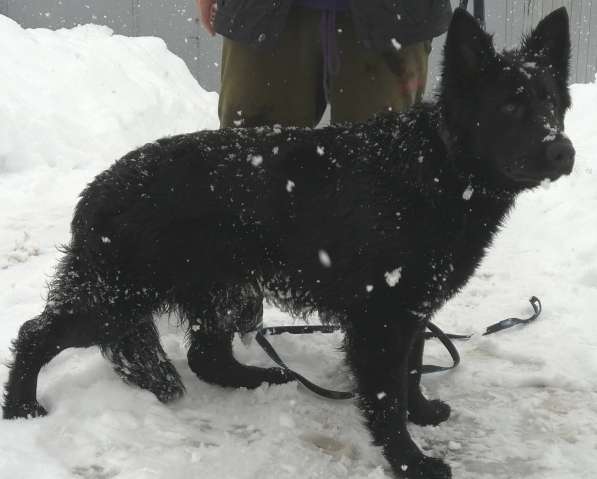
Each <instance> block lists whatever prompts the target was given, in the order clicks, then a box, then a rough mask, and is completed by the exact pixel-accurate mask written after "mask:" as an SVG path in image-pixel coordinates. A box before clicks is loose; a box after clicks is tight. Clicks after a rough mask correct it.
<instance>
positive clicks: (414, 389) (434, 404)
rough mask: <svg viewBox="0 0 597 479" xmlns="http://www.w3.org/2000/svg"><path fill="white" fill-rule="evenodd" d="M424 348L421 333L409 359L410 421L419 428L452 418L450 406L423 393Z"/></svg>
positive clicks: (435, 424) (423, 338) (423, 339)
mask: <svg viewBox="0 0 597 479" xmlns="http://www.w3.org/2000/svg"><path fill="white" fill-rule="evenodd" d="M424 348H425V336H424V334H423V332H422V331H421V332H419V333H418V334H417V339H416V341H415V344H414V345H413V348H412V350H411V353H410V356H409V358H408V371H409V374H408V419H409V420H410V421H411V422H413V423H415V424H418V425H419V426H437V425H438V424H439V423H441V422H443V421H445V420H446V419H448V418H449V417H450V406H449V405H448V404H446V403H445V402H443V401H440V400H439V399H434V400H429V399H427V398H426V397H425V396H424V395H423V392H422V391H421V370H422V364H423V350H424Z"/></svg>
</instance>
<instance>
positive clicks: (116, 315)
mask: <svg viewBox="0 0 597 479" xmlns="http://www.w3.org/2000/svg"><path fill="white" fill-rule="evenodd" d="M82 257H83V255H80V254H74V253H73V252H72V251H71V252H68V253H67V255H66V257H65V258H64V259H63V261H62V264H61V266H60V268H59V270H58V272H57V275H56V278H55V279H54V281H53V282H52V285H51V286H50V292H49V295H48V302H47V304H46V307H45V308H44V311H43V312H42V314H41V315H39V316H38V317H36V318H34V319H31V320H29V321H27V322H25V323H24V324H23V325H22V326H21V328H20V330H19V334H18V337H17V339H16V340H15V341H14V343H13V352H14V360H13V362H12V364H11V367H10V372H9V376H8V382H7V384H6V387H5V393H4V404H3V416H4V418H15V417H28V416H40V415H43V414H45V410H44V408H43V407H42V406H40V405H39V404H38V402H37V398H36V392H37V391H36V390H37V377H38V374H39V372H40V370H41V368H42V367H43V366H44V365H45V364H47V363H48V362H50V361H51V360H52V358H54V357H55V356H56V355H57V354H58V353H60V352H61V351H64V350H65V349H67V348H73V347H79V348H81V347H89V346H93V345H99V346H101V345H105V344H110V343H114V342H116V341H118V339H120V338H122V337H123V336H124V335H125V334H126V333H127V332H129V331H131V329H132V328H133V327H134V325H135V323H136V322H138V320H140V319H141V318H143V317H145V316H146V315H147V314H148V313H149V312H150V311H151V310H152V309H153V307H154V306H155V305H154V304H153V303H152V300H153V298H154V296H153V295H151V293H146V292H145V291H144V290H136V289H134V288H133V287H132V286H131V284H129V283H128V282H126V281H124V280H123V278H122V275H121V273H120V272H119V271H115V272H109V271H100V269H99V268H98V267H97V265H96V266H95V267H94V268H91V267H88V266H87V263H85V262H84V260H83V259H81V258H82Z"/></svg>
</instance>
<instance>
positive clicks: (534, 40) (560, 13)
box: [523, 7, 570, 82]
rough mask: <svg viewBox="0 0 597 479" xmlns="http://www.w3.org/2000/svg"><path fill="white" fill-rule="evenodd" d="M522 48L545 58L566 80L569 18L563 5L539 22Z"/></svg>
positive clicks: (568, 50) (568, 67)
mask: <svg viewBox="0 0 597 479" xmlns="http://www.w3.org/2000/svg"><path fill="white" fill-rule="evenodd" d="M523 50H524V51H526V52H528V53H531V54H534V55H537V56H539V57H543V58H546V59H547V61H548V62H549V66H551V67H553V68H554V70H555V71H556V73H557V75H558V76H559V77H560V78H562V79H563V81H564V82H565V81H567V80H568V73H569V70H570V20H569V18H568V12H567V11H566V8H565V7H561V8H558V9H557V10H554V11H553V12H551V13H550V14H549V15H547V16H546V17H545V18H544V19H543V20H541V21H540V22H539V24H538V25H537V28H535V30H533V31H532V33H531V34H530V35H529V36H528V37H527V38H526V39H525V41H524V47H523Z"/></svg>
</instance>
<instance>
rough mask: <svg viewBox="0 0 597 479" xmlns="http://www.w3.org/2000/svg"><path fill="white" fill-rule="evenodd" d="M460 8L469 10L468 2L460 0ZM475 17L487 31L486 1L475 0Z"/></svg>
mask: <svg viewBox="0 0 597 479" xmlns="http://www.w3.org/2000/svg"><path fill="white" fill-rule="evenodd" d="M460 8H464V9H465V10H467V9H468V0H460ZM473 12H474V13H473V15H474V17H475V18H476V19H477V21H478V22H479V24H480V25H481V27H482V28H483V30H485V0H474V3H473Z"/></svg>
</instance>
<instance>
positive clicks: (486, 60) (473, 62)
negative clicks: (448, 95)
mask: <svg viewBox="0 0 597 479" xmlns="http://www.w3.org/2000/svg"><path fill="white" fill-rule="evenodd" d="M495 59H496V53H495V49H494V48H493V41H492V38H491V36H490V35H488V34H487V33H485V32H484V31H483V29H482V28H481V26H480V25H479V23H478V22H477V20H475V18H474V17H473V16H472V15H471V14H470V13H468V12H467V11H466V10H464V9H462V8H457V9H456V10H455V12H454V15H453V16H452V22H451V23H450V28H449V29H448V37H447V39H446V45H445V47H444V74H445V75H447V76H448V77H451V78H452V79H454V80H457V81H465V82H466V81H467V80H476V79H478V78H479V76H480V75H481V74H483V73H484V72H485V71H487V70H488V68H489V66H490V65H492V64H493V63H494V61H495Z"/></svg>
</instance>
